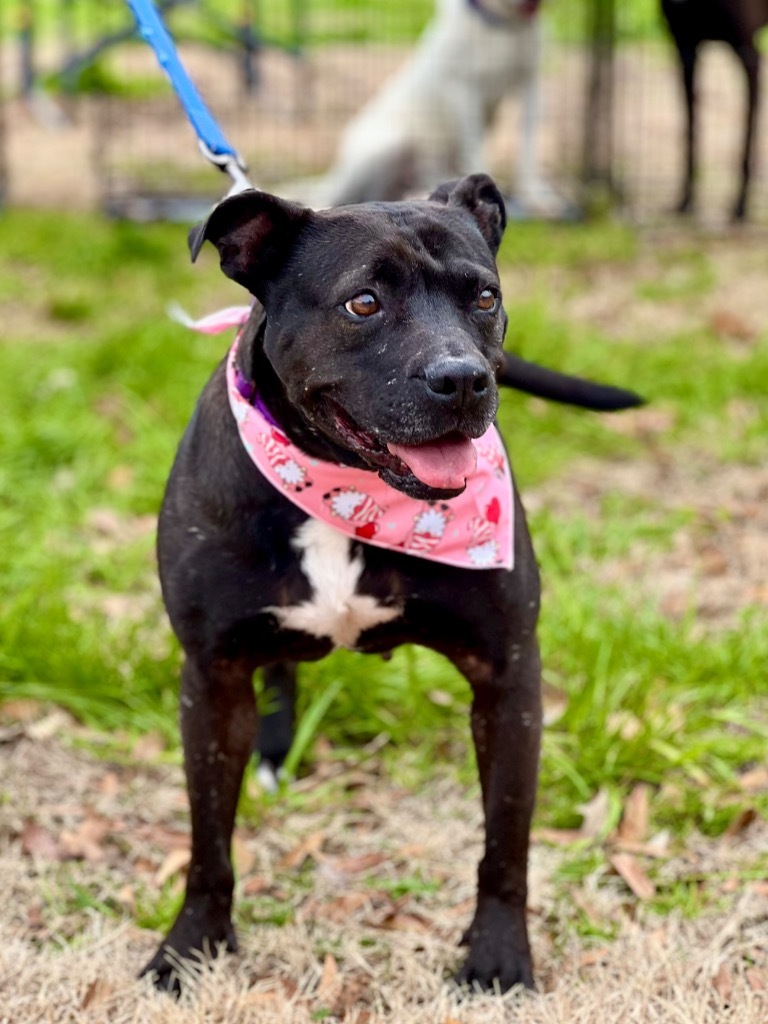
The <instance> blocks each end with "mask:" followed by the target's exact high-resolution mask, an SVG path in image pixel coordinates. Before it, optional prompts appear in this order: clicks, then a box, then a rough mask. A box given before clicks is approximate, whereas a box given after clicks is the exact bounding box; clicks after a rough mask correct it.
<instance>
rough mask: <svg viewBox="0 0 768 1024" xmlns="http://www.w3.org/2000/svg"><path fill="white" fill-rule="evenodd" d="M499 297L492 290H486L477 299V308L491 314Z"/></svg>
mask: <svg viewBox="0 0 768 1024" xmlns="http://www.w3.org/2000/svg"><path fill="white" fill-rule="evenodd" d="M497 301H498V296H497V295H496V292H495V291H494V290H493V289H492V288H484V289H483V290H482V291H481V292H480V294H479V296H478V297H477V308H478V309H482V310H483V311H484V312H486V313H488V312H490V311H491V310H492V309H493V308H494V307H495V305H496V303H497Z"/></svg>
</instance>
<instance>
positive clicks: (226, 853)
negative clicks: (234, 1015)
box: [142, 659, 257, 991]
mask: <svg viewBox="0 0 768 1024" xmlns="http://www.w3.org/2000/svg"><path fill="white" fill-rule="evenodd" d="M252 675H253V673H252V670H251V669H250V668H249V667H248V666H246V665H245V664H244V663H242V662H239V661H238V662H227V661H218V662H214V663H213V664H211V665H208V666H206V669H203V668H202V667H201V666H200V665H199V664H197V663H196V662H195V661H194V660H192V659H188V660H187V661H186V662H185V664H184V668H183V669H182V676H181V733H182V740H183V744H184V766H185V771H186V775H187V787H188V791H189V800H190V810H191V816H192V858H191V861H190V865H189V874H188V877H187V890H186V894H185V896H184V903H183V905H182V908H181V910H180V912H179V915H178V917H177V918H176V921H175V923H174V925H173V927H172V928H171V930H170V932H169V933H168V935H167V937H166V938H165V940H164V941H163V943H162V944H161V946H160V948H159V949H158V951H157V953H156V954H155V956H154V957H153V958H152V960H150V962H149V963H148V964H147V965H146V967H145V968H144V971H143V972H142V973H144V974H146V973H150V972H151V973H152V974H154V976H155V983H156V984H157V986H158V987H159V988H165V989H169V990H172V991H177V990H178V989H179V980H178V975H177V972H176V970H175V965H176V964H177V962H178V960H179V958H189V957H192V958H193V959H196V960H198V961H199V959H200V955H201V954H204V955H206V956H215V955H216V954H217V953H218V951H219V948H220V947H221V946H222V945H223V946H224V947H225V948H226V949H227V950H228V951H230V952H234V951H235V950H236V948H237V940H236V938H235V932H234V928H233V927H232V920H231V909H232V891H233V888H234V874H233V870H232V860H231V840H232V830H233V828H234V823H235V812H236V810H237V801H238V797H239V794H240V785H241V783H242V778H243V772H244V770H245V766H246V765H247V764H248V760H249V758H250V756H251V752H252V750H253V743H254V738H255V735H256V728H257V712H256V701H255V697H254V692H253V684H252Z"/></svg>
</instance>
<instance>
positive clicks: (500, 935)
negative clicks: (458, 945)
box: [455, 897, 534, 992]
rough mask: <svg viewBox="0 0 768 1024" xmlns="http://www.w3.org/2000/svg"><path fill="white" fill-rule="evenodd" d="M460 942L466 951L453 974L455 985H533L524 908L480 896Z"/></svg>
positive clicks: (488, 987) (483, 987)
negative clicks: (479, 901)
mask: <svg viewBox="0 0 768 1024" xmlns="http://www.w3.org/2000/svg"><path fill="white" fill-rule="evenodd" d="M462 944H463V945H468V946H469V955H468V956H467V959H466V960H465V962H464V964H463V966H462V967H461V969H460V970H459V971H458V972H457V974H456V977H455V980H456V983H457V984H458V985H460V986H462V987H464V988H469V989H481V990H484V991H485V990H495V989H498V990H499V991H501V992H506V991H507V989H510V988H512V987H513V986H515V985H523V986H524V987H525V988H533V987H534V983H533V966H532V964H531V950H530V947H529V945H528V933H527V929H526V925H525V910H524V908H522V907H512V906H510V905H509V904H507V903H504V902H503V901H502V900H499V899H493V898H490V897H485V898H482V897H481V903H480V905H479V906H478V909H477V913H476V914H475V919H474V921H473V922H472V924H471V925H470V926H469V928H468V929H467V932H466V934H465V935H464V938H463V939H462Z"/></svg>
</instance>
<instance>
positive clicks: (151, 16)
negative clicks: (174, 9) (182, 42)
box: [126, 0, 253, 195]
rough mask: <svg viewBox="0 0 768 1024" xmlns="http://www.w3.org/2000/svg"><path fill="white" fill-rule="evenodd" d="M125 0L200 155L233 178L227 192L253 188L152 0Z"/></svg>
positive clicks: (245, 169) (243, 165) (230, 193)
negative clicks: (183, 114)
mask: <svg viewBox="0 0 768 1024" xmlns="http://www.w3.org/2000/svg"><path fill="white" fill-rule="evenodd" d="M126 3H127V4H128V6H129V7H130V9H131V11H132V12H133V16H134V18H135V19H136V24H137V26H138V29H139V32H140V33H141V36H142V38H143V39H145V40H146V42H148V43H149V45H150V46H151V47H152V49H153V50H154V51H155V56H156V57H157V61H158V63H159V65H160V67H161V68H162V69H163V71H165V73H166V75H167V76H168V78H169V79H170V82H171V85H172V86H173V90H174V92H175V93H176V95H177V96H178V98H179V101H180V103H181V105H182V107H183V108H184V113H185V114H186V115H187V117H188V118H189V121H190V123H191V125H192V127H193V128H194V130H195V133H196V134H197V139H198V145H199V146H200V149H201V151H202V154H203V156H204V157H205V158H206V159H207V160H210V162H211V163H212V164H214V165H215V166H216V167H218V168H219V170H221V171H225V172H226V173H227V174H228V175H229V176H230V178H231V179H232V188H231V189H230V191H229V193H228V194H229V195H234V194H235V193H236V192H242V191H243V189H246V188H253V186H252V185H251V183H250V181H249V180H248V169H247V167H246V165H245V163H244V161H243V159H242V157H241V156H240V155H239V154H238V152H237V150H236V149H234V148H233V147H232V146H231V145H230V144H229V142H227V139H226V138H225V136H224V134H223V132H222V131H221V128H220V127H219V125H218V124H217V122H216V119H215V118H214V116H213V114H211V112H210V110H209V109H208V107H206V105H205V102H204V101H203V98H202V96H201V95H200V93H199V92H198V91H197V89H196V88H195V85H194V83H193V82H192V79H191V78H190V77H189V75H188V74H187V70H186V68H185V67H184V65H183V64H182V63H181V61H180V59H179V55H178V53H177V52H176V47H175V45H174V42H173V40H172V39H171V37H170V35H169V34H168V31H167V29H166V27H165V25H164V24H163V22H162V19H161V17H160V15H159V14H158V12H157V9H156V7H155V5H154V4H153V2H152V0H126Z"/></svg>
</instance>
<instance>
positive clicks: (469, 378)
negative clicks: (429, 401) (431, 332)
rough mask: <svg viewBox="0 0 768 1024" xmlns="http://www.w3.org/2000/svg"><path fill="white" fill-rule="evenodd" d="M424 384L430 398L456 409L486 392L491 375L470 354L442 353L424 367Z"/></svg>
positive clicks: (483, 365) (479, 397) (476, 399)
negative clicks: (444, 354)
mask: <svg viewBox="0 0 768 1024" xmlns="http://www.w3.org/2000/svg"><path fill="white" fill-rule="evenodd" d="M424 383H425V384H426V385H427V389H428V390H429V395H430V398H434V399H436V400H437V401H440V402H442V403H444V404H445V405H450V406H453V407H454V408H456V409H459V408H461V407H462V406H464V405H471V404H472V403H473V402H476V401H478V400H479V399H481V398H483V397H484V396H485V395H486V394H487V392H488V388H489V387H490V386H491V375H490V373H489V372H488V368H487V367H486V366H485V364H483V363H482V362H480V360H478V359H473V358H472V357H471V356H445V357H444V358H442V359H437V360H435V362H434V363H430V364H429V366H427V367H425V368H424Z"/></svg>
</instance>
